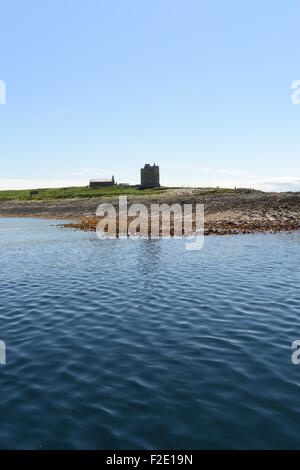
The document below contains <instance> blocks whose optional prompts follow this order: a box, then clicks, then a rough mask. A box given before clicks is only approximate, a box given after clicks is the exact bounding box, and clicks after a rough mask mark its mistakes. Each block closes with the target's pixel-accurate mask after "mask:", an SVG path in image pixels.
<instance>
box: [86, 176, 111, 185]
mask: <svg viewBox="0 0 300 470" xmlns="http://www.w3.org/2000/svg"><path fill="white" fill-rule="evenodd" d="M115 184H116V183H115V178H114V176H112V178H111V180H110V179H106V180H105V179H104V180H91V181H90V188H101V187H103V186H114V185H115Z"/></svg>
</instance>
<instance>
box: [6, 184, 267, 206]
mask: <svg viewBox="0 0 300 470" xmlns="http://www.w3.org/2000/svg"><path fill="white" fill-rule="evenodd" d="M172 189H184V188H166V187H161V188H157V189H144V190H140V189H139V187H138V186H130V187H122V186H107V187H103V188H92V189H91V188H89V187H87V186H81V187H78V186H76V187H69V188H48V189H47V188H45V189H35V190H30V189H24V190H16V191H13V190H11V191H0V202H1V201H32V200H33V201H34V200H35V201H41V200H45V201H47V200H48V201H51V200H58V199H72V198H93V197H110V196H122V195H124V196H125V195H128V196H130V195H138V196H141V197H142V196H147V195H149V196H151V195H155V194H161V193H167V191H168V190H172ZM185 189H188V188H185ZM240 192H242V193H251V192H258V191H256V190H254V189H245V188H237V189H231V188H210V187H207V188H193V194H194V195H199V196H200V195H201V196H214V195H220V194H236V193H240Z"/></svg>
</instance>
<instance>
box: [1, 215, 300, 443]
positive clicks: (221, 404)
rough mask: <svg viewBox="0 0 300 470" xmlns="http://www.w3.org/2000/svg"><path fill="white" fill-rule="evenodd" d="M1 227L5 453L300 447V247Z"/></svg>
mask: <svg viewBox="0 0 300 470" xmlns="http://www.w3.org/2000/svg"><path fill="white" fill-rule="evenodd" d="M53 224H54V222H53V221H50V222H49V221H45V220H30V219H27V220H25V219H19V220H17V219H16V220H14V219H9V220H8V219H0V260H1V268H0V319H1V330H0V339H2V340H4V341H5V343H6V347H7V365H6V366H3V365H1V366H0V384H1V401H0V420H1V426H0V447H1V448H2V449H3V448H4V449H5V448H12V449H18V448H23V449H39V448H45V449H51V448H56V449H60V448H61V449H70V448H73V449H76V448H78V449H79V448H82V449H102V448H125V449H126V448H192V449H202V448H209V449H212V448H222V449H224V448H256V449H261V448H298V449H299V448H300V440H299V434H300V406H299V397H300V388H299V385H300V365H299V366H295V365H293V364H292V362H291V353H292V350H291V344H292V342H293V341H294V340H295V339H299V338H300V311H299V306H300V291H299V287H300V267H299V261H300V256H299V250H300V234H299V233H294V234H281V235H249V236H247V235H246V236H231V237H208V238H206V240H205V246H204V249H203V250H202V251H199V252H191V251H185V250H184V242H183V241H182V240H157V241H147V240H139V241H132V240H131V241H126V240H104V241H99V240H97V238H96V236H95V234H93V233H83V232H74V231H71V230H64V229H61V228H58V227H56V226H53Z"/></svg>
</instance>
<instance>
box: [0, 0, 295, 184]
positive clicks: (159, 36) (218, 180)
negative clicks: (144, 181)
mask: <svg viewBox="0 0 300 470" xmlns="http://www.w3.org/2000/svg"><path fill="white" fill-rule="evenodd" d="M0 8H1V10H0V13H1V28H0V44H1V48H0V80H4V81H5V83H6V86H7V104H6V105H5V106H3V105H1V106H0V155H1V172H0V188H7V187H12V188H17V187H33V186H57V185H68V184H86V183H87V182H88V180H89V179H90V177H110V176H111V175H112V174H114V175H115V178H116V179H117V181H119V182H130V183H138V182H139V169H140V167H141V166H142V165H143V164H144V163H145V162H156V163H158V164H159V165H160V167H161V182H162V183H163V184H166V185H191V186H192V185H194V186H195V185H212V184H213V185H214V184H218V185H222V186H228V185H229V186H234V185H236V186H240V185H247V186H252V187H262V188H264V189H269V188H272V189H276V190H279V189H281V188H282V189H287V188H290V189H299V190H300V158H299V153H300V152H299V145H300V140H299V135H300V106H295V105H293V104H292V102H291V93H292V90H291V83H292V82H293V81H294V80H297V79H300V49H299V23H300V3H299V1H296V0H291V1H289V2H284V1H276V0H272V1H270V0H264V1H262V0H260V1H258V0H251V1H250V0H248V1H247V0H246V1H240V0H239V1H238V0H234V1H233V0H228V1H226V2H225V1H224V0H210V1H201V0H185V1H182V0H112V1H107V0H105V1H102V0H85V1H84V2H82V1H79V0H64V1H62V0H59V1H58V0H51V1H50V0H43V1H38V0H35V1H34V0H27V1H23V0H10V1H9V2H1V6H0Z"/></svg>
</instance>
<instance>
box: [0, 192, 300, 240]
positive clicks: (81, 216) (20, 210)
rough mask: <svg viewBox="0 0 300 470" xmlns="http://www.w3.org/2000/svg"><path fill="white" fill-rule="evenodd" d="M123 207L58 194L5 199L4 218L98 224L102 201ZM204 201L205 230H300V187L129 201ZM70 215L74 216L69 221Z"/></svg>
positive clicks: (0, 206) (0, 212)
mask: <svg viewBox="0 0 300 470" xmlns="http://www.w3.org/2000/svg"><path fill="white" fill-rule="evenodd" d="M105 202H110V203H112V204H114V205H115V206H116V207H118V197H116V196H113V197H102V198H98V197H97V198H74V199H58V200H31V201H0V217H1V218H5V217H6V218H40V219H49V220H51V219H56V220H62V221H66V223H65V224H62V226H64V227H66V228H73V229H78V230H86V231H88V230H90V231H94V230H95V229H96V225H97V222H98V221H99V219H97V218H96V216H95V213H96V210H97V207H98V206H99V204H102V203H105ZM132 203H143V204H145V205H146V206H147V207H148V208H150V206H151V204H162V203H167V204H170V205H171V204H176V203H179V204H181V205H182V206H183V205H184V204H196V203H198V204H204V212H205V235H210V234H216V235H231V234H232V235H235V234H244V233H267V232H270V233H277V232H292V231H297V230H300V193H291V192H289V193H264V192H262V191H254V190H237V191H235V190H232V191H230V192H226V193H224V192H222V190H220V192H218V190H216V191H215V192H213V193H208V192H205V191H204V190H201V189H200V188H195V189H187V188H186V189H176V190H169V191H166V192H165V193H163V194H157V195H151V196H149V195H138V196H136V195H134V196H129V197H128V204H129V205H130V204H132ZM68 221H69V222H68Z"/></svg>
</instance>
